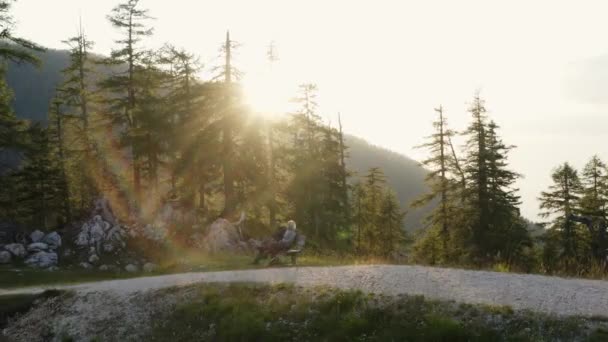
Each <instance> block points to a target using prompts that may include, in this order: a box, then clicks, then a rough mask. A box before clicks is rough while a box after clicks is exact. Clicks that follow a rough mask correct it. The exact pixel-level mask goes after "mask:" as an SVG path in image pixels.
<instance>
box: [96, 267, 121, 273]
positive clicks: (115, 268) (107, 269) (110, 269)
mask: <svg viewBox="0 0 608 342" xmlns="http://www.w3.org/2000/svg"><path fill="white" fill-rule="evenodd" d="M99 270H100V271H104V272H108V271H111V272H116V271H118V267H116V266H114V265H101V266H99Z"/></svg>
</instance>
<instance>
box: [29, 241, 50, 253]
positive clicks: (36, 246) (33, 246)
mask: <svg viewBox="0 0 608 342" xmlns="http://www.w3.org/2000/svg"><path fill="white" fill-rule="evenodd" d="M48 249H49V245H47V244H46V243H44V242H34V243H30V244H29V245H27V251H28V252H30V253H31V252H41V251H46V250H48Z"/></svg>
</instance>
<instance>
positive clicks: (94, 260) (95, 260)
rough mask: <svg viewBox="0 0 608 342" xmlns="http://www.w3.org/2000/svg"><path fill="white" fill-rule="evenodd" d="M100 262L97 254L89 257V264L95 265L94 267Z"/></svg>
mask: <svg viewBox="0 0 608 342" xmlns="http://www.w3.org/2000/svg"><path fill="white" fill-rule="evenodd" d="M98 262H99V257H98V256H97V254H91V255H90V256H89V263H90V264H93V265H94V264H96V263H98Z"/></svg>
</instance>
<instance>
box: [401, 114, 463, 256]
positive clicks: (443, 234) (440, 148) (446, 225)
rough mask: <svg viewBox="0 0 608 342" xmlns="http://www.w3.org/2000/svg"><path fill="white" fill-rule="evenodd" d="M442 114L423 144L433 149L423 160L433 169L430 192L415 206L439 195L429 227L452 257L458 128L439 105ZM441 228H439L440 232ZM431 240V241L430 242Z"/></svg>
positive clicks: (425, 203) (427, 166) (428, 177)
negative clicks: (453, 141) (453, 127)
mask: <svg viewBox="0 0 608 342" xmlns="http://www.w3.org/2000/svg"><path fill="white" fill-rule="evenodd" d="M435 111H436V112H437V114H438V118H437V121H435V122H433V127H434V128H435V132H434V133H433V134H432V135H431V136H429V137H428V138H429V140H430V141H429V142H428V143H426V144H423V145H421V146H420V147H424V148H427V149H428V150H429V152H430V157H429V158H427V159H426V160H424V161H423V162H422V165H424V166H425V167H426V168H427V169H429V171H430V172H429V173H428V174H427V176H426V179H425V181H426V183H427V184H428V185H429V187H430V192H429V193H428V194H425V195H424V196H423V197H421V198H420V199H418V200H417V201H415V202H414V203H413V204H412V205H413V206H414V207H421V206H425V205H427V204H429V203H430V202H432V201H433V200H435V199H438V201H439V202H438V205H437V207H436V208H435V209H434V210H433V211H432V212H431V213H430V214H429V215H428V216H427V218H426V223H427V229H428V230H429V231H431V232H429V234H431V235H432V236H433V239H434V236H435V235H439V236H440V239H441V244H442V246H441V250H442V253H443V254H444V255H443V259H444V260H447V258H448V243H449V240H450V230H451V229H450V226H452V225H453V224H454V223H455V222H454V221H455V220H454V215H453V213H454V209H453V199H452V198H451V192H452V189H453V187H454V185H453V184H452V183H453V180H452V179H451V175H450V165H452V164H453V163H454V162H453V161H452V157H451V154H450V151H449V145H450V141H449V139H450V137H451V136H453V135H454V132H453V131H452V130H450V129H449V128H448V127H447V123H446V120H445V117H444V114H443V108H442V107H441V106H439V108H438V109H435ZM437 231H438V232H437ZM427 243H428V242H427Z"/></svg>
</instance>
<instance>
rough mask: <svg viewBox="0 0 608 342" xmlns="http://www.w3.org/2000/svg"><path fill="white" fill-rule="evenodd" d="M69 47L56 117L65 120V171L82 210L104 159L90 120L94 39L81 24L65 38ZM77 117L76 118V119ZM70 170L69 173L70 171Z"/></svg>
mask: <svg viewBox="0 0 608 342" xmlns="http://www.w3.org/2000/svg"><path fill="white" fill-rule="evenodd" d="M64 43H65V44H66V45H67V46H68V47H69V56H70V63H69V65H68V66H67V68H65V69H64V70H63V77H64V80H63V83H62V84H61V85H60V87H59V88H58V95H57V96H58V97H59V98H58V99H57V100H58V101H59V102H60V103H61V106H56V107H55V108H54V109H55V112H56V115H61V118H60V117H57V118H56V119H57V120H60V121H64V128H63V130H62V132H60V133H61V134H59V136H60V137H61V140H62V142H61V144H63V145H64V147H63V148H62V150H63V152H62V153H61V154H62V155H63V156H64V157H65V158H68V157H69V158H70V159H71V162H72V163H71V164H73V165H71V166H73V168H71V169H72V170H71V172H67V171H66V180H67V179H70V180H72V181H69V182H70V183H73V184H71V187H72V188H75V189H77V190H76V191H71V192H72V193H75V194H74V196H75V197H76V198H78V200H79V207H80V208H79V210H80V211H81V212H83V211H86V210H88V207H89V206H90V205H91V202H92V200H93V197H94V196H95V194H96V187H95V181H94V177H95V175H94V174H95V171H94V170H98V169H100V168H102V166H101V165H103V164H102V163H99V158H102V156H100V155H99V153H98V151H97V145H96V144H95V140H94V139H93V129H92V127H91V125H90V123H91V102H92V100H93V90H92V84H91V83H92V78H93V69H92V67H91V60H90V52H89V51H90V49H91V48H92V46H93V42H92V41H90V40H88V39H87V37H86V35H85V33H84V30H83V29H82V27H80V30H79V32H78V34H77V35H76V36H74V37H71V38H69V39H68V40H66V41H64ZM60 107H62V108H64V109H65V110H64V112H62V113H61V114H59V109H60ZM73 119H75V120H73ZM68 121H69V122H70V124H71V125H70V127H73V128H74V129H71V132H70V133H71V134H70V136H71V137H72V139H70V140H71V142H70V144H69V145H70V146H69V148H68V147H67V146H65V144H64V142H63V140H65V139H66V136H67V130H66V128H67V127H65V126H66V125H65V124H66V123H68ZM66 164H67V161H64V162H63V165H64V166H63V169H67V168H68V166H67V165H66ZM68 174H69V175H68ZM70 206H71V205H70Z"/></svg>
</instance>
